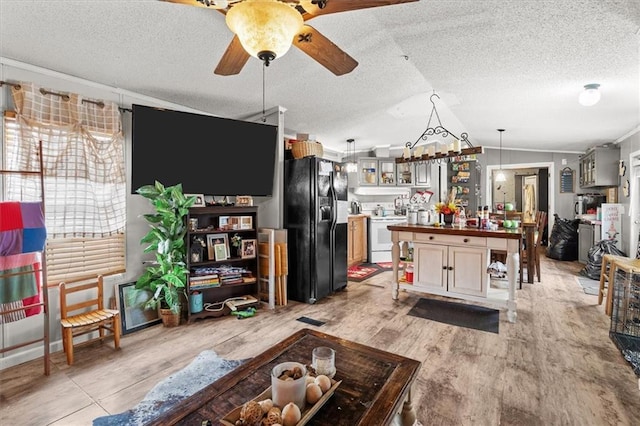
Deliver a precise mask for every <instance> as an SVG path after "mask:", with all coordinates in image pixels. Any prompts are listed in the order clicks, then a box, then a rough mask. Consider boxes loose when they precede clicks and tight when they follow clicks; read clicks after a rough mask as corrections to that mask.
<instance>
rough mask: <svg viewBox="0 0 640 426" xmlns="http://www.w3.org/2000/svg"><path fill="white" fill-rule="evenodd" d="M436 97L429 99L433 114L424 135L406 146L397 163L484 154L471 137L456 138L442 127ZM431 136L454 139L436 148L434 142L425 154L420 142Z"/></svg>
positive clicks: (462, 135)
mask: <svg viewBox="0 0 640 426" xmlns="http://www.w3.org/2000/svg"><path fill="white" fill-rule="evenodd" d="M434 97H435V98H438V99H440V96H438V95H437V94H436V93H433V94H432V95H431V97H429V101H430V102H431V105H432V107H431V114H430V115H429V121H428V122H427V128H426V129H425V130H424V131H423V132H422V134H421V135H420V136H419V137H418V139H416V141H415V142H407V143H406V144H405V148H404V150H403V154H402V157H400V158H396V160H395V161H396V163H410V162H421V161H432V162H435V161H442V159H449V158H453V157H458V156H461V155H471V154H482V153H484V150H483V149H482V147H481V146H475V147H474V146H473V145H472V144H471V142H470V141H469V135H468V134H467V133H466V132H464V133H461V134H460V136H456V135H455V134H453V133H452V132H451V131H450V130H449V129H447V128H446V127H444V126H443V125H442V122H441V121H440V116H439V115H438V110H437V109H436V104H435V102H434V100H433V99H434ZM434 116H435V120H437V124H436V123H435V122H434V125H432V124H431V120H433V119H434ZM429 136H440V137H441V138H443V139H445V140H446V139H447V138H449V137H451V138H452V140H451V142H450V143H447V142H445V143H440V144H439V146H436V145H437V144H438V142H433V143H431V144H429V145H427V146H426V148H427V152H426V153H425V152H424V146H418V147H416V145H417V144H418V142H420V141H426V140H427V138H428V137H429ZM463 143H464V144H465V145H466V147H462V144H463ZM414 148H415V151H414V152H413V153H411V150H413V149H414Z"/></svg>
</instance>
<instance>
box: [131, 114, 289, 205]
mask: <svg viewBox="0 0 640 426" xmlns="http://www.w3.org/2000/svg"><path fill="white" fill-rule="evenodd" d="M132 110H133V112H132V136H131V144H132V155H131V192H132V193H133V194H135V193H136V190H137V189H138V188H140V187H141V186H143V185H152V184H154V183H155V181H156V180H157V181H158V182H160V183H162V184H163V185H165V186H171V185H176V184H178V183H180V184H182V189H183V191H184V192H185V193H186V194H205V195H214V196H217V195H220V196H225V195H228V196H235V195H252V196H271V195H272V194H273V179H274V174H275V164H276V149H277V139H278V127H277V126H274V125H270V124H262V123H252V122H248V121H242V120H233V119H229V118H220V117H213V116H209V115H203V114H194V113H188V112H182V111H174V110H169V109H163V108H155V107H149V106H144V105H135V104H134V105H133V109H132Z"/></svg>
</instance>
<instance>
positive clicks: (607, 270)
mask: <svg viewBox="0 0 640 426" xmlns="http://www.w3.org/2000/svg"><path fill="white" fill-rule="evenodd" d="M618 269H620V270H622V271H624V272H626V273H634V272H635V273H637V272H638V271H640V259H632V258H630V257H625V256H617V255H613V254H605V255H604V256H602V267H601V268H600V289H599V290H598V305H602V299H603V298H604V292H605V282H606V283H607V286H606V288H607V290H606V291H607V301H606V305H605V307H604V312H605V314H607V315H608V316H611V312H612V310H613V309H612V308H613V292H614V284H615V277H616V271H617V270H618Z"/></svg>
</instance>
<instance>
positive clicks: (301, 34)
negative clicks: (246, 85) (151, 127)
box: [162, 0, 419, 75]
mask: <svg viewBox="0 0 640 426" xmlns="http://www.w3.org/2000/svg"><path fill="white" fill-rule="evenodd" d="M162 1H166V2H169V3H179V4H185V5H190V6H197V7H205V8H210V9H215V10H218V11H219V12H220V13H222V14H224V15H226V21H227V26H228V27H229V28H230V29H231V30H232V31H233V32H234V33H235V35H234V37H233V39H232V40H231V43H230V44H229V46H228V47H227V50H226V51H225V52H224V54H223V55H222V58H221V59H220V62H219V63H218V65H217V66H216V69H215V70H214V73H215V74H218V75H235V74H238V73H240V71H241V70H242V68H243V67H244V65H245V64H246V63H247V61H248V60H249V57H250V56H255V57H257V58H259V59H261V60H262V61H264V64H265V66H268V65H269V63H270V62H271V61H272V60H274V59H275V58H276V57H280V56H282V55H284V53H286V52H287V51H288V50H289V47H290V46H291V44H292V43H293V45H295V46H296V47H297V48H298V49H300V50H302V51H303V52H304V53H306V54H307V55H309V56H310V57H311V58H313V59H314V60H315V61H317V62H318V63H320V65H322V66H324V67H325V68H327V69H328V70H329V71H331V72H332V73H334V74H335V75H343V74H347V73H349V72H351V71H353V69H354V68H355V67H356V66H358V62H357V61H356V60H355V59H353V58H352V57H351V56H349V55H348V54H347V53H346V52H344V51H343V50H342V49H340V48H339V47H338V46H336V45H335V44H334V43H333V42H332V41H331V40H329V39H328V38H327V37H325V36H324V35H322V34H321V33H320V32H319V31H318V30H316V29H315V28H313V27H312V26H310V25H307V24H305V22H306V21H308V20H310V19H313V18H315V17H316V16H321V15H328V14H331V13H338V12H347V11H351V10H358V9H367V8H372V7H378V6H390V5H394V4H401V3H411V2H415V1H419V0H162ZM260 6H264V7H269V8H270V9H271V8H272V7H273V8H279V9H280V10H279V11H278V13H280V12H283V15H282V16H278V19H272V20H271V21H270V22H267V20H268V18H267V16H268V14H270V13H271V12H270V11H266V9H265V10H260V11H259V12H256V11H255V9H254V10H252V9H253V8H256V7H260ZM234 8H235V10H234ZM291 10H294V11H296V12H297V13H299V15H300V16H298V15H297V14H296V13H291ZM240 15H247V16H249V17H250V19H255V20H258V21H260V23H257V21H253V22H248V21H243V22H240V20H241V18H242V19H244V18H245V17H244V16H240ZM250 15H251V16H250ZM285 15H286V16H285ZM282 22H288V23H290V25H289V29H290V30H291V29H292V30H293V32H289V34H293V37H289V35H288V34H287V33H286V32H285V30H284V28H282V29H280V28H278V29H274V30H272V29H270V28H269V25H271V24H272V23H282ZM263 24H264V27H263ZM239 27H240V28H239ZM242 27H244V28H242ZM243 29H245V30H246V29H251V30H256V29H258V30H259V31H260V30H262V31H263V34H268V35H269V37H267V38H269V39H272V38H273V37H272V36H273V34H277V33H279V32H280V31H281V30H282V32H283V34H284V35H283V40H282V43H281V45H280V46H278V47H277V48H269V49H261V48H260V47H259V46H257V45H256V46H251V45H250V43H251V41H252V40H251V39H253V41H255V40H257V39H258V38H260V37H259V35H255V34H254V35H252V36H251V37H248V38H245V37H241V36H239V34H240V33H241V31H242V30H243Z"/></svg>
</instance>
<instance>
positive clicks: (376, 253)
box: [368, 216, 407, 263]
mask: <svg viewBox="0 0 640 426" xmlns="http://www.w3.org/2000/svg"><path fill="white" fill-rule="evenodd" d="M406 221H407V218H406V216H371V217H370V218H369V233H368V235H369V244H368V246H369V262H371V263H376V262H391V231H389V230H388V229H387V226H389V225H393V224H396V223H405V222H406Z"/></svg>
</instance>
